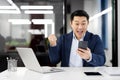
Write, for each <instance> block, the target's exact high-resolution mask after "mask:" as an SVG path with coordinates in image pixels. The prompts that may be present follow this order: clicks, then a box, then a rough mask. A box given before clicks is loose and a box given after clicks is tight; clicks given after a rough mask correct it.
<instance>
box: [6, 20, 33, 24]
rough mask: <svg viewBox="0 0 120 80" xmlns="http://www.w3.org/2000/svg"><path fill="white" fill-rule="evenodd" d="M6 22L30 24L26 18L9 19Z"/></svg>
mask: <svg viewBox="0 0 120 80" xmlns="http://www.w3.org/2000/svg"><path fill="white" fill-rule="evenodd" d="M8 22H10V23H12V24H17V25H18V24H20V25H21V24H31V21H30V20H28V19H9V20H8Z"/></svg>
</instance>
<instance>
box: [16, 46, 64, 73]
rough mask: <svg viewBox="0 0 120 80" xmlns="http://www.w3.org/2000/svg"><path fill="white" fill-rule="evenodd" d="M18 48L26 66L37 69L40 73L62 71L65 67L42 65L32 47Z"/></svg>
mask: <svg viewBox="0 0 120 80" xmlns="http://www.w3.org/2000/svg"><path fill="white" fill-rule="evenodd" d="M16 50H17V51H18V54H19V55H20V57H21V59H22V61H23V63H24V65H25V67H26V68H28V69H30V70H33V71H37V72H40V73H53V72H61V71H63V69H59V68H55V67H42V66H40V64H39V62H38V60H37V57H36V56H35V53H34V52H33V50H32V48H22V47H17V48H16Z"/></svg>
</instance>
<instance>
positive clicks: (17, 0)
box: [13, 0, 64, 2]
mask: <svg viewBox="0 0 120 80" xmlns="http://www.w3.org/2000/svg"><path fill="white" fill-rule="evenodd" d="M40 1H42V2H43V1H44V2H56V1H57V2H58V1H64V0H13V2H40Z"/></svg>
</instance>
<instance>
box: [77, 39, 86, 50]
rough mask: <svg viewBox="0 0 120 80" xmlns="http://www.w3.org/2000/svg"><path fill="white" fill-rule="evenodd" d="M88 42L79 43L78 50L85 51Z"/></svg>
mask: <svg viewBox="0 0 120 80" xmlns="http://www.w3.org/2000/svg"><path fill="white" fill-rule="evenodd" d="M87 47H88V41H79V44H78V48H82V49H87Z"/></svg>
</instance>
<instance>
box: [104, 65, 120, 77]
mask: <svg viewBox="0 0 120 80" xmlns="http://www.w3.org/2000/svg"><path fill="white" fill-rule="evenodd" d="M104 71H105V73H106V74H108V75H110V76H120V68H119V67H107V68H106V69H105V70H104Z"/></svg>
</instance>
